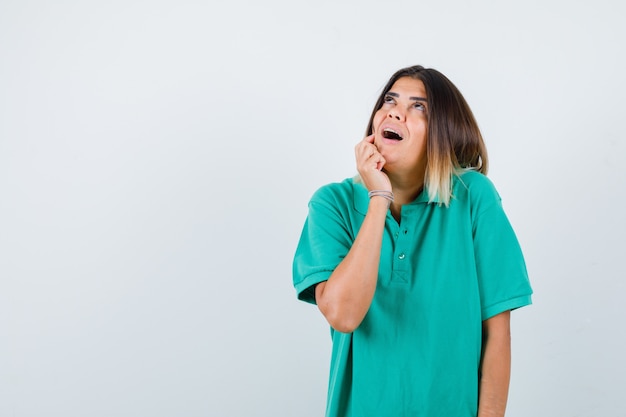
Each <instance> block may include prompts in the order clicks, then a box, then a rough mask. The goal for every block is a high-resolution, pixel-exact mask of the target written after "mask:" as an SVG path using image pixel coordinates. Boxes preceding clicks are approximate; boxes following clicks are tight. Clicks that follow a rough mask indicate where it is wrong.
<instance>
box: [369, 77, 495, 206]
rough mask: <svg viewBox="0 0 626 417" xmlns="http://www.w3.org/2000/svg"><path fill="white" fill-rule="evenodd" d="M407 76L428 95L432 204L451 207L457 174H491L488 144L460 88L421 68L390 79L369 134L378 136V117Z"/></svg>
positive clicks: (428, 172)
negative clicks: (466, 171)
mask: <svg viewBox="0 0 626 417" xmlns="http://www.w3.org/2000/svg"><path fill="white" fill-rule="evenodd" d="M405 77H406V78H411V79H415V80H420V81H421V82H422V83H423V88H424V90H425V93H426V97H424V98H425V99H426V106H425V107H426V114H425V116H426V123H427V133H426V170H425V177H424V184H425V186H426V188H427V189H428V192H429V198H430V200H431V201H433V200H435V199H436V198H437V197H438V199H439V201H442V202H443V203H444V204H446V205H447V204H448V203H449V201H450V196H451V191H452V190H451V184H452V176H453V175H455V174H456V173H458V172H459V171H460V170H462V169H475V170H477V171H479V172H482V173H484V174H486V173H487V168H488V160H487V151H486V148H485V144H484V142H483V139H482V135H481V133H480V130H479V128H478V124H477V123H476V120H475V119H474V115H473V114H472V111H471V110H470V108H469V106H468V104H467V102H466V101H465V99H464V98H463V95H462V94H461V92H460V91H459V90H458V89H457V88H456V86H455V85H454V84H452V82H451V81H450V80H449V79H448V78H447V77H446V76H445V75H443V74H442V73H440V72H439V71H437V70H434V69H431V68H424V67H422V66H419V65H418V66H412V67H408V68H403V69H401V70H399V71H397V72H396V73H395V74H393V76H392V77H391V78H390V79H389V81H388V82H387V84H386V85H385V87H384V88H383V91H382V93H381V94H380V97H379V98H378V100H377V101H376V105H375V106H374V109H373V111H372V115H371V117H370V120H369V123H368V126H367V132H366V134H367V135H370V134H372V133H374V130H375V128H376V126H375V124H374V120H375V116H376V114H377V113H379V110H380V109H381V108H383V106H385V105H386V100H389V97H388V93H389V92H390V90H391V89H392V87H393V86H394V84H396V82H397V81H398V80H401V79H403V78H405ZM379 115H380V113H379ZM379 117H380V116H379Z"/></svg>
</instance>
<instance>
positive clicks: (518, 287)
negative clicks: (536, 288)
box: [472, 182, 532, 320]
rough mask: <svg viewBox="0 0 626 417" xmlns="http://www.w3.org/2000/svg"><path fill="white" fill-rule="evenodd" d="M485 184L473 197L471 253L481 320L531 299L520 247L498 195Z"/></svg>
mask: <svg viewBox="0 0 626 417" xmlns="http://www.w3.org/2000/svg"><path fill="white" fill-rule="evenodd" d="M486 185H487V187H486V188H485V189H483V190H480V191H479V192H478V193H477V194H478V195H475V196H473V198H472V200H474V201H473V202H474V203H475V204H473V206H474V209H475V213H474V223H473V238H474V253H475V257H476V268H477V275H478V283H479V290H480V297H481V314H482V319H483V320H486V319H488V318H490V317H493V316H495V315H497V314H499V313H502V312H504V311H507V310H513V309H516V308H519V307H523V306H525V305H529V304H531V303H532V300H531V295H532V288H531V286H530V282H529V279H528V273H527V270H526V263H525V261H524V256H523V254H522V249H521V247H520V245H519V242H518V240H517V237H516V235H515V232H514V231H513V228H512V226H511V224H510V222H509V220H508V218H507V216H506V214H505V212H504V210H503V208H502V203H501V201H500V197H499V195H498V194H497V192H496V190H495V188H493V185H491V183H490V182H487V183H486ZM477 200H479V201H477Z"/></svg>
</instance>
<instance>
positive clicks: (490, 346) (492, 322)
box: [478, 311, 511, 417]
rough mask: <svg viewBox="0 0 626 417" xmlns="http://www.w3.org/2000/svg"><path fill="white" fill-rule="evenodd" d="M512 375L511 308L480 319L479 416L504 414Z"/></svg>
mask: <svg viewBox="0 0 626 417" xmlns="http://www.w3.org/2000/svg"><path fill="white" fill-rule="evenodd" d="M510 376H511V331H510V312H509V311H506V312H504V313H501V314H498V315H497V316H494V317H492V318H490V319H488V320H485V322H484V323H483V357H482V363H481V379H480V391H479V399H478V417H503V416H504V412H505V410H506V403H507V398H508V394H509V380H510Z"/></svg>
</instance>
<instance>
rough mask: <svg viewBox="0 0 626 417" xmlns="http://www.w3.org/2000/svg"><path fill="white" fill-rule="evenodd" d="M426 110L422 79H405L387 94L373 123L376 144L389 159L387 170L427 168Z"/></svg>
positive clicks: (386, 165) (401, 170)
mask: <svg viewBox="0 0 626 417" xmlns="http://www.w3.org/2000/svg"><path fill="white" fill-rule="evenodd" d="M427 111H428V109H427V108H426V89H425V88H424V83H423V82H422V81H421V80H417V79H415V78H411V77H402V78H400V79H398V80H397V81H396V82H395V83H394V84H393V86H392V87H391V89H390V90H389V92H388V93H387V94H385V97H384V102H383V105H382V107H381V108H380V109H379V110H378V111H377V112H376V113H375V114H374V121H373V128H374V134H375V139H374V144H375V145H376V147H377V148H378V151H379V152H380V153H381V154H382V155H383V157H384V158H385V160H386V163H385V166H384V169H385V171H388V172H405V171H406V172H410V171H414V170H416V169H417V170H424V169H425V168H426V135H427V132H428V123H427Z"/></svg>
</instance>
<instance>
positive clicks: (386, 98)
mask: <svg viewBox="0 0 626 417" xmlns="http://www.w3.org/2000/svg"><path fill="white" fill-rule="evenodd" d="M393 101H394V100H393V97H391V96H385V98H384V99H383V103H393Z"/></svg>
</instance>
